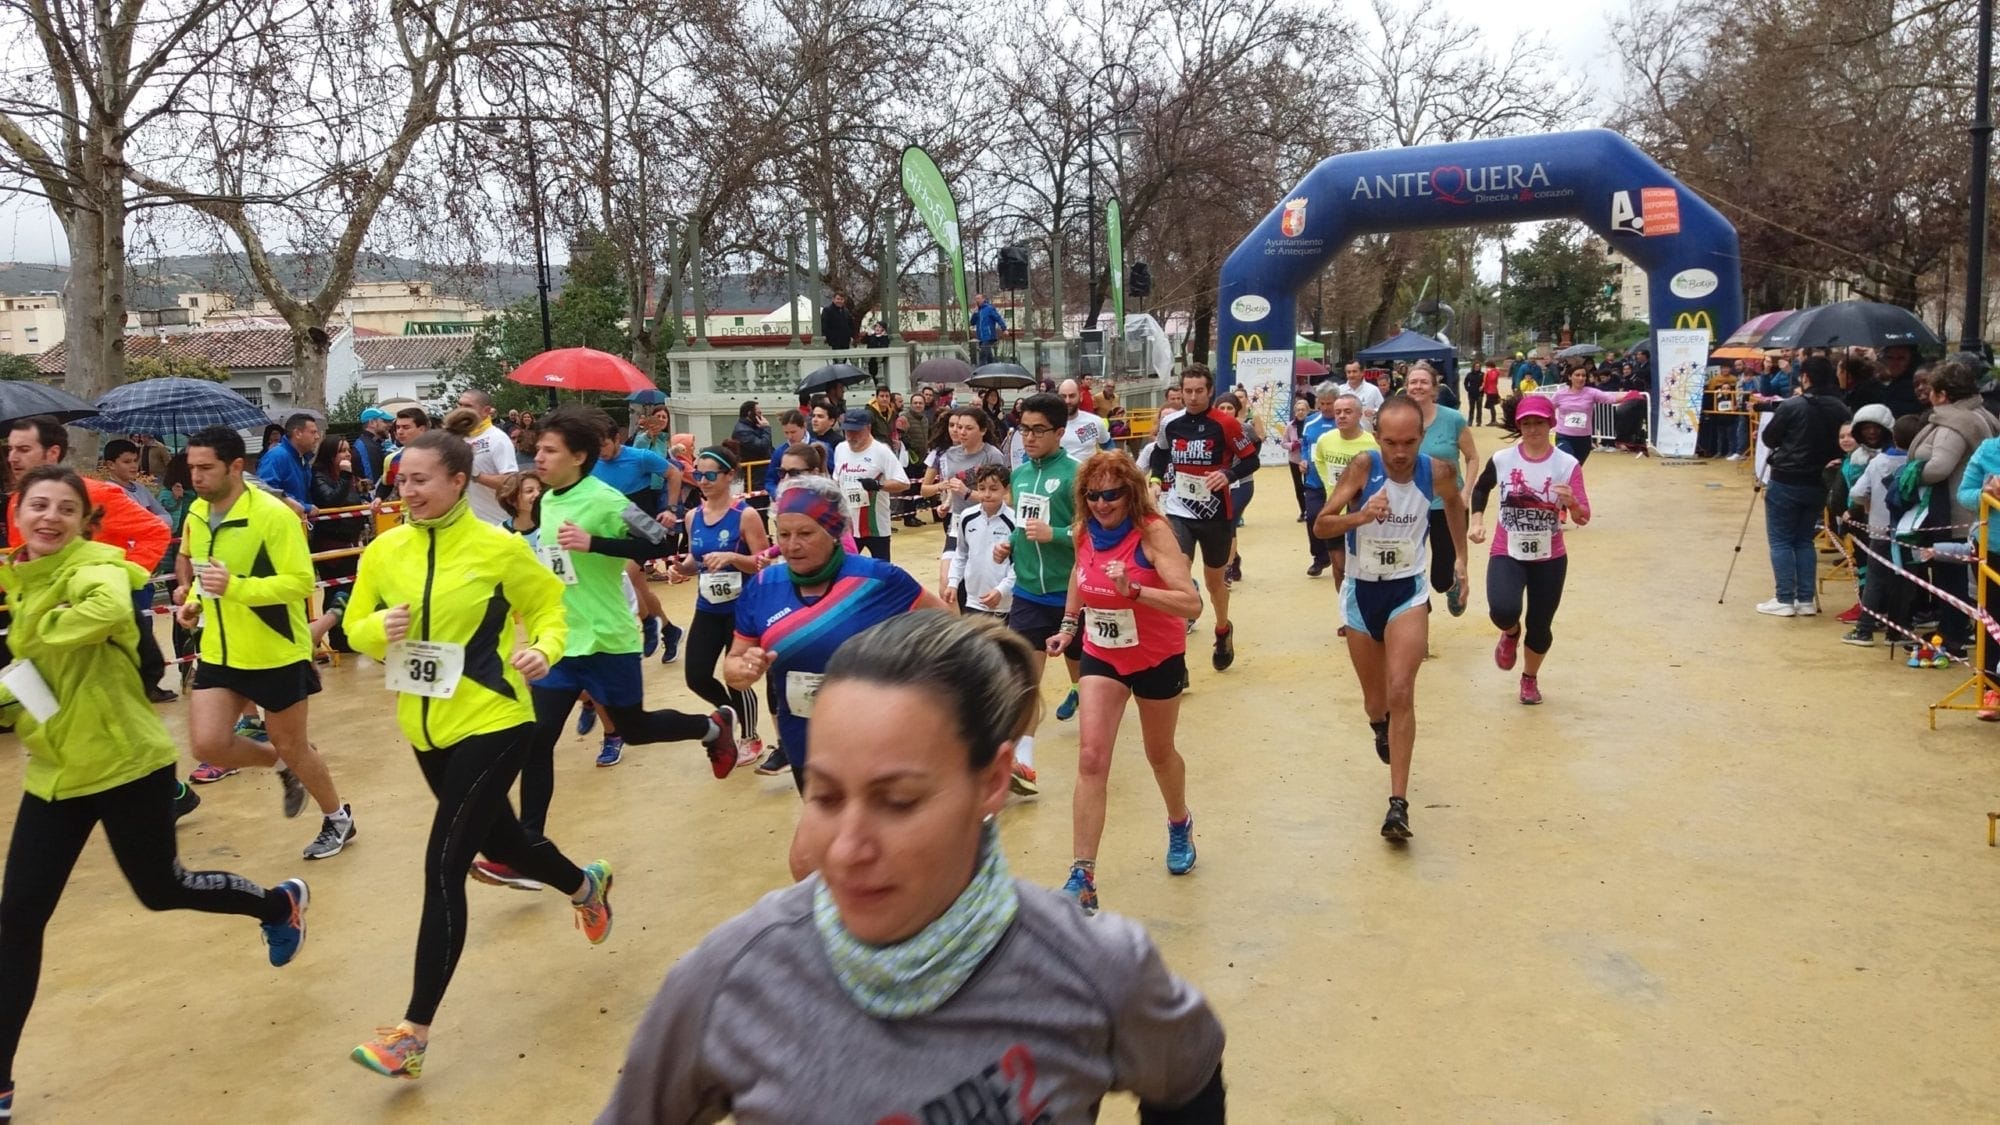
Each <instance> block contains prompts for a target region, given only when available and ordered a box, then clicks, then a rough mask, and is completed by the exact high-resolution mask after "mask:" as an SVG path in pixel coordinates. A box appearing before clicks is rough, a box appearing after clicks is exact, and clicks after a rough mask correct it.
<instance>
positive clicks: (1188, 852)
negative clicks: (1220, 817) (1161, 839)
mask: <svg viewBox="0 0 2000 1125" xmlns="http://www.w3.org/2000/svg"><path fill="white" fill-rule="evenodd" d="M1193 870H1194V813H1193V812H1192V811H1190V812H1189V813H1188V814H1187V819H1186V820H1183V821H1180V822H1178V823H1176V822H1174V821H1171V820H1170V821H1168V822H1167V874H1169V875H1185V874H1187V873H1188V872H1190V871H1193Z"/></svg>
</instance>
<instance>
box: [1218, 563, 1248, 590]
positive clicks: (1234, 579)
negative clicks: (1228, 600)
mask: <svg viewBox="0 0 2000 1125" xmlns="http://www.w3.org/2000/svg"><path fill="white" fill-rule="evenodd" d="M1222 580H1223V581H1224V582H1227V583H1229V584H1230V585H1231V586H1234V585H1236V584H1237V583H1238V582H1241V581H1243V560H1241V559H1230V560H1229V565H1228V566H1225V567H1223V568H1222Z"/></svg>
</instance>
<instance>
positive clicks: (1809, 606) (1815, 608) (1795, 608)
mask: <svg viewBox="0 0 2000 1125" xmlns="http://www.w3.org/2000/svg"><path fill="white" fill-rule="evenodd" d="M1818 613H1819V603H1818V602H1816V601H1813V602H1793V603H1792V616H1793V617H1812V616H1815V615H1817V614H1818Z"/></svg>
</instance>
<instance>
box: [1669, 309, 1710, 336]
mask: <svg viewBox="0 0 2000 1125" xmlns="http://www.w3.org/2000/svg"><path fill="white" fill-rule="evenodd" d="M1674 327H1675V328H1699V329H1701V330H1702V331H1703V332H1706V333H1708V338H1709V339H1711V340H1713V339H1715V318H1714V317H1712V316H1710V315H1708V310H1707V309H1696V310H1694V311H1693V312H1684V313H1676V314H1674Z"/></svg>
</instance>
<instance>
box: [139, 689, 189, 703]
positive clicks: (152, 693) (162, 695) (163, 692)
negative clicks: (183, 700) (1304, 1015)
mask: <svg viewBox="0 0 2000 1125" xmlns="http://www.w3.org/2000/svg"><path fill="white" fill-rule="evenodd" d="M180 697H181V693H180V692H177V691H172V690H169V689H167V688H163V687H150V688H147V689H146V701H147V702H149V703H172V702H173V701H175V700H177V699H179V698H180Z"/></svg>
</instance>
